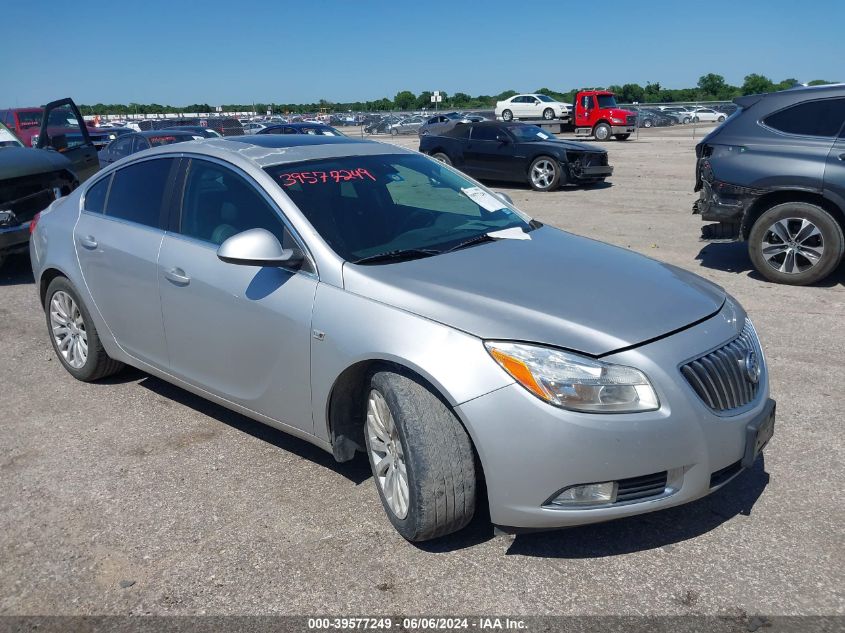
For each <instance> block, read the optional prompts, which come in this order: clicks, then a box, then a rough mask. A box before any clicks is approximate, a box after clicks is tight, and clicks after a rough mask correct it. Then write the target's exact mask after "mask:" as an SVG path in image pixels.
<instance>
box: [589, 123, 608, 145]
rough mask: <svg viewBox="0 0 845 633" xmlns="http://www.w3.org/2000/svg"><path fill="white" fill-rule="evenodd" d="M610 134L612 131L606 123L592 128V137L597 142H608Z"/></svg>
mask: <svg viewBox="0 0 845 633" xmlns="http://www.w3.org/2000/svg"><path fill="white" fill-rule="evenodd" d="M611 132H612V130H611V129H610V126H609V125H608V124H607V123H599V124H597V125H596V127H594V128H593V136H595V137H596V140H597V141H602V142H604V141H607V140H610V136H611Z"/></svg>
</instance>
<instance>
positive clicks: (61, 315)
mask: <svg viewBox="0 0 845 633" xmlns="http://www.w3.org/2000/svg"><path fill="white" fill-rule="evenodd" d="M44 307H45V308H46V310H45V311H46V313H47V328H48V330H49V332H50V342H51V343H52V344H53V349H54V350H55V352H56V356H58V357H59V360H60V361H61V363H62V365H63V366H64V368H65V369H66V370H67V371H68V373H70V375H71V376H73V377H74V378H76V379H77V380H82V381H84V382H91V381H93V380H98V379H100V378H105V377H106V376H110V375H112V374H115V373H117V372H118V371H120V370H121V369H122V368H123V363H121V362H120V361H116V360H112V359H111V358H109V355H108V354H107V353H106V350H105V349H104V348H103V345H102V343H101V342H100V337H99V335H98V334H97V328H96V327H94V322H93V321H92V320H91V315H90V314H89V312H88V310H87V309H86V308H85V305H84V304H83V303H82V301H80V299H79V295H78V294H77V292H76V289H75V288H74V287H73V285H71V283H70V282H69V281H68V280H67V279H65V278H64V277H56V278H55V279H54V280H53V281H52V282H51V283H50V286H49V287H48V288H47V296H46V301H45V304H44Z"/></svg>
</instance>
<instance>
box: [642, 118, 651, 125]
mask: <svg viewBox="0 0 845 633" xmlns="http://www.w3.org/2000/svg"><path fill="white" fill-rule="evenodd" d="M652 125H653V123H652V122H651V119H646V120H645V121H643V127H651V126H652Z"/></svg>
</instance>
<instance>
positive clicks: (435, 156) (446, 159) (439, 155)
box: [431, 152, 452, 166]
mask: <svg viewBox="0 0 845 633" xmlns="http://www.w3.org/2000/svg"><path fill="white" fill-rule="evenodd" d="M431 157H432V158H433V159H434V160H439V161H440V162H441V163H443V164H444V165H449V166H451V165H452V159H451V158H449V157H448V156H447V155H446V154H444V153H443V152H434V153H433V154H432V155H431Z"/></svg>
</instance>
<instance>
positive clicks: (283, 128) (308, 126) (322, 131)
mask: <svg viewBox="0 0 845 633" xmlns="http://www.w3.org/2000/svg"><path fill="white" fill-rule="evenodd" d="M256 134H313V135H316V136H346V135H345V134H344V133H343V132H341V131H340V130H337V129H335V128H333V127H332V126H331V125H323V124H322V123H280V124H279V125H268V126H267V127H265V128H264V129H263V130H259V131H258V132H256Z"/></svg>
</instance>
